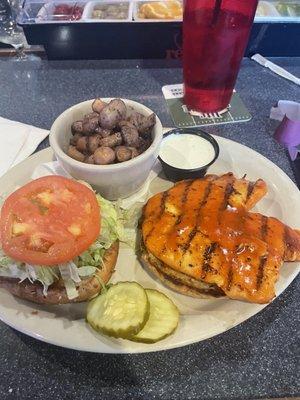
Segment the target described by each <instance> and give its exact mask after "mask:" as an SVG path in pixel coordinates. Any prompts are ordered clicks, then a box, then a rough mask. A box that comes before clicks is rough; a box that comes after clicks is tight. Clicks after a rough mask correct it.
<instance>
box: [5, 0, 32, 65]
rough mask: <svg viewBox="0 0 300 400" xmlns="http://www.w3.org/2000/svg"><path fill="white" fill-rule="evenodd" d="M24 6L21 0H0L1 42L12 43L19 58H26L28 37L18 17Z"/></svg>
mask: <svg viewBox="0 0 300 400" xmlns="http://www.w3.org/2000/svg"><path fill="white" fill-rule="evenodd" d="M21 8H22V4H21V1H20V0H0V42H2V43H5V44H9V45H11V46H12V47H13V48H14V49H15V51H16V56H17V59H18V60H21V59H24V58H26V55H25V52H24V50H25V44H26V39H25V36H24V33H23V30H22V28H21V27H19V26H18V25H17V22H16V19H17V15H18V13H19V11H20V10H21Z"/></svg>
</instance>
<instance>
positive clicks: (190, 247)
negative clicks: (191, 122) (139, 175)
mask: <svg viewBox="0 0 300 400" xmlns="http://www.w3.org/2000/svg"><path fill="white" fill-rule="evenodd" d="M266 192H267V187H266V184H265V182H264V181H263V180H261V179H259V180H258V181H256V182H255V183H252V182H249V181H247V180H246V179H245V178H242V179H236V178H235V177H234V175H233V174H232V173H228V174H226V175H223V176H221V177H218V176H215V175H208V176H206V177H205V178H203V179H197V180H188V181H182V182H179V183H178V184H176V185H175V186H174V187H173V188H171V189H170V190H167V191H165V192H163V193H159V194H157V195H155V196H153V197H152V198H151V199H150V200H149V201H148V202H147V204H146V205H145V207H144V211H143V218H142V239H143V245H144V247H145V248H146V250H147V256H146V258H147V260H148V261H150V264H151V265H152V269H153V268H154V270H155V271H156V275H157V276H159V277H160V278H161V279H163V280H164V281H165V282H167V283H168V284H169V286H171V287H172V288H173V289H175V290H176V289H177V288H178V290H179V291H180V292H183V293H187V294H190V295H195V292H194V291H195V290H196V291H197V290H198V291H201V293H202V294H203V293H205V292H206V293H207V294H209V295H213V296H219V295H222V294H223V295H226V296H228V297H230V298H232V299H239V300H246V301H250V302H255V303H267V302H270V301H271V300H272V299H273V297H274V296H275V288H274V286H275V283H276V281H277V279H278V275H279V269H280V267H281V265H282V264H283V261H295V260H300V233H299V231H296V230H293V229H291V228H289V227H288V226H286V225H284V224H283V223H282V222H280V221H279V220H277V219H276V218H272V217H266V216H264V215H261V214H258V213H251V212H249V210H250V209H251V208H252V207H253V206H254V205H255V204H256V203H257V202H258V201H259V200H260V199H261V198H262V197H263V196H264V195H265V194H266ZM144 259H145V257H144ZM172 272H173V276H172ZM197 284H198V286H199V285H200V286H199V287H198V289H197ZM205 285H206V286H205ZM188 288H191V289H192V290H188Z"/></svg>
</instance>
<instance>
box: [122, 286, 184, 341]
mask: <svg viewBox="0 0 300 400" xmlns="http://www.w3.org/2000/svg"><path fill="white" fill-rule="evenodd" d="M146 293H147V296H148V299H149V302H150V315H149V319H148V321H147V322H146V324H145V326H144V327H143V329H142V330H141V331H140V332H139V333H138V334H136V335H135V336H133V337H132V338H130V340H132V341H135V342H142V343H155V342H158V341H159V340H162V339H164V338H166V337H167V336H169V335H171V334H172V333H173V332H174V331H175V329H176V328H177V325H178V321H179V311H178V309H177V307H176V306H175V304H174V303H173V302H172V301H171V300H170V299H169V298H168V297H167V296H166V295H164V294H163V293H161V292H159V291H157V290H153V289H146Z"/></svg>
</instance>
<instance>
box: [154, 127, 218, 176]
mask: <svg viewBox="0 0 300 400" xmlns="http://www.w3.org/2000/svg"><path fill="white" fill-rule="evenodd" d="M215 154H216V153H215V149H214V147H213V145H212V144H211V143H210V142H209V141H208V140H206V139H204V138H203V137H201V136H198V135H192V134H189V133H184V134H180V135H176V134H171V135H169V136H167V137H166V138H165V139H163V141H162V144H161V149H160V152H159V156H160V158H161V159H162V160H163V161H164V162H165V163H167V164H169V165H172V166H173V167H175V168H180V169H194V168H201V167H204V166H205V165H207V164H209V163H210V162H211V161H212V160H213V159H214V157H215Z"/></svg>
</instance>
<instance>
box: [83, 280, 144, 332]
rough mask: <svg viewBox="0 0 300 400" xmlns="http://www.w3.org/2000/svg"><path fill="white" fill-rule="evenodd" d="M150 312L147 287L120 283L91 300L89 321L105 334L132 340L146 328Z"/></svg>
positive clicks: (88, 313) (88, 314)
mask: <svg viewBox="0 0 300 400" xmlns="http://www.w3.org/2000/svg"><path fill="white" fill-rule="evenodd" d="M149 312H150V304H149V301H148V297H147V294H146V291H145V290H144V289H143V287H142V286H141V285H139V284H138V283H136V282H119V283H117V284H115V285H112V286H111V287H110V288H109V289H108V290H107V291H106V292H104V293H103V294H101V295H100V296H98V297H96V298H95V299H93V300H91V301H90V303H89V305H88V308H87V322H88V323H89V324H90V325H91V327H92V328H94V329H95V330H96V331H98V332H101V333H104V334H105V335H108V336H113V337H116V338H123V339H130V338H131V337H132V336H133V335H136V334H137V333H138V332H139V331H140V330H141V329H142V328H143V327H144V325H145V323H146V322H147V320H148V318H149Z"/></svg>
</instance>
